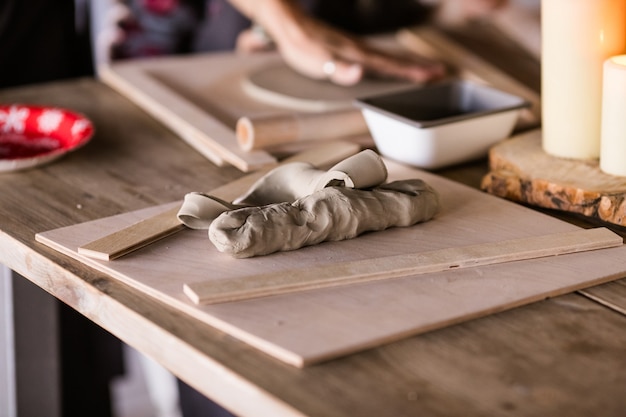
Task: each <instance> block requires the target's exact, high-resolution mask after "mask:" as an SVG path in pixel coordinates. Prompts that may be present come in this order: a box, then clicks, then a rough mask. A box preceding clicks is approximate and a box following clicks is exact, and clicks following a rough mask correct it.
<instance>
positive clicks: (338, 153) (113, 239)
mask: <svg viewBox="0 0 626 417" xmlns="http://www.w3.org/2000/svg"><path fill="white" fill-rule="evenodd" d="M359 149H360V147H359V145H357V144H354V143H349V142H339V141H337V142H328V143H325V144H323V145H321V146H317V147H314V148H311V149H310V150H307V151H304V152H301V153H299V154H296V155H294V156H291V157H289V158H287V159H285V160H284V161H282V162H281V163H280V164H273V165H271V166H267V167H265V168H264V169H260V170H258V171H256V172H253V173H251V174H248V175H245V176H243V177H241V178H239V179H237V180H235V181H232V182H229V183H228V184H225V185H222V186H220V187H218V188H216V189H214V190H212V191H211V192H210V193H209V194H212V195H214V196H215V197H218V198H221V199H222V200H225V201H232V200H233V199H235V198H236V197H238V196H240V195H241V194H243V193H244V192H245V191H246V190H247V189H248V188H250V186H251V185H252V184H254V183H255V182H256V181H257V180H258V179H259V178H261V177H262V176H263V175H265V174H266V173H267V172H269V171H271V170H272V169H274V168H275V167H276V166H278V165H282V164H286V163H290V162H309V163H311V164H313V165H315V166H324V165H332V164H334V163H337V162H339V161H341V160H343V159H345V158H347V157H349V156H351V155H354V154H355V153H357V152H358V151H359ZM179 208H180V207H174V208H173V209H170V210H167V211H166V212H163V213H160V214H158V215H156V216H153V217H150V218H148V219H144V220H142V221H140V222H138V223H135V224H133V225H131V226H129V227H126V228H124V229H121V230H118V231H116V232H113V233H111V234H109V235H107V236H104V237H102V238H99V239H97V240H94V241H92V242H89V243H87V244H85V245H83V246H81V247H79V248H78V253H80V254H81V255H85V256H89V257H91V258H95V259H100V260H103V261H110V260H113V259H116V258H119V257H121V256H124V255H126V254H128V253H130V252H133V251H135V250H137V249H140V248H143V247H145V246H147V245H149V244H151V243H153V242H156V241H158V240H160V239H162V238H164V237H166V236H169V235H172V234H174V233H176V232H177V231H179V230H182V229H183V228H184V226H183V224H182V223H181V222H180V221H179V220H178V218H177V216H176V214H177V213H178V210H179Z"/></svg>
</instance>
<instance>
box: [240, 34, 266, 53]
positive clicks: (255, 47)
mask: <svg viewBox="0 0 626 417" xmlns="http://www.w3.org/2000/svg"><path fill="white" fill-rule="evenodd" d="M271 44H272V42H271V40H270V39H269V38H268V37H267V36H266V35H265V36H263V34H261V33H259V31H257V30H253V29H247V30H244V31H242V32H241V33H240V34H239V35H238V36H237V42H236V44H235V50H237V51H238V52H246V53H251V52H259V51H265V50H267V49H269V48H270V47H271Z"/></svg>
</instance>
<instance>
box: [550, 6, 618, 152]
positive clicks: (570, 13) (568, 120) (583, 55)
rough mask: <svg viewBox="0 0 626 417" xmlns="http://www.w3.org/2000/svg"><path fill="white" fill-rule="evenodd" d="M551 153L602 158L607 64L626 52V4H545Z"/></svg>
mask: <svg viewBox="0 0 626 417" xmlns="http://www.w3.org/2000/svg"><path fill="white" fill-rule="evenodd" d="M541 32H542V51H541V56H542V58H541V66H542V82H541V95H542V103H541V105H542V127H543V141H542V144H543V149H544V151H545V152H547V153H549V154H551V155H554V156H558V157H563V158H573V159H593V158H598V157H599V156H600V125H601V104H602V72H603V70H602V65H603V63H604V61H605V60H606V59H608V58H609V57H611V56H613V55H618V54H622V53H624V52H626V0H542V1H541Z"/></svg>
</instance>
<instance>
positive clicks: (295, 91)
mask: <svg viewBox="0 0 626 417" xmlns="http://www.w3.org/2000/svg"><path fill="white" fill-rule="evenodd" d="M242 86H243V89H244V91H246V92H247V93H248V94H249V95H250V96H251V97H253V98H255V99H257V100H259V101H261V102H264V103H267V104H270V105H274V106H280V107H285V108H286V109H289V110H292V111H293V110H300V111H313V112H315V111H330V110H338V109H345V108H350V107H352V101H353V100H354V99H355V98H361V97H368V96H373V95H378V94H385V93H390V92H395V91H399V90H402V89H406V88H411V87H415V84H412V83H409V82H406V81H394V80H384V79H373V78H366V79H364V80H363V81H361V82H360V83H358V84H357V85H354V86H347V87H338V86H337V85H335V84H332V83H330V82H329V81H326V80H313V79H311V78H307V77H304V76H303V75H300V74H298V73H297V72H295V71H294V70H292V69H291V68H289V67H288V66H287V65H286V64H285V63H284V62H280V63H275V64H273V65H268V66H266V67H263V68H258V69H255V70H253V71H251V72H250V73H248V74H247V75H246V77H245V78H244V79H243V80H242Z"/></svg>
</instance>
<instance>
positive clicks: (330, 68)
mask: <svg viewBox="0 0 626 417" xmlns="http://www.w3.org/2000/svg"><path fill="white" fill-rule="evenodd" d="M335 71H337V63H335V61H333V60H332V59H330V60H328V61H326V62H324V65H322V72H323V73H324V75H325V76H326V77H328V78H330V77H332V76H333V74H335Z"/></svg>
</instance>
